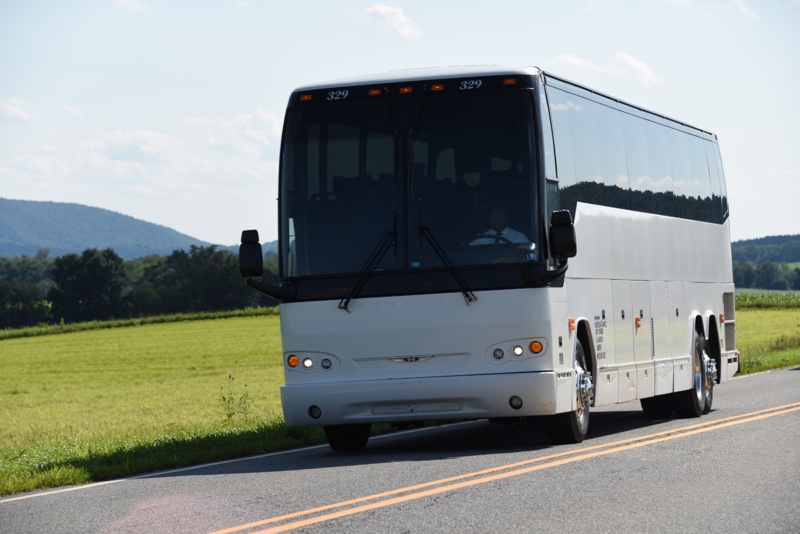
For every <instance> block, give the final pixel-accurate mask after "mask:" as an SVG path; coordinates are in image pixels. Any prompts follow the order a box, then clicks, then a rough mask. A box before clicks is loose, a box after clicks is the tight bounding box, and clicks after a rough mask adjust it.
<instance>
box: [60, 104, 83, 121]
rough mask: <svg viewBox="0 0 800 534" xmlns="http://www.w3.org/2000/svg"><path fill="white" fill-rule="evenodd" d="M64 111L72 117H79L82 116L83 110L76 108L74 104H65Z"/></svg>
mask: <svg viewBox="0 0 800 534" xmlns="http://www.w3.org/2000/svg"><path fill="white" fill-rule="evenodd" d="M64 111H66V112H67V114H69V115H72V116H73V117H78V118H79V119H82V118H83V110H82V109H81V108H76V107H75V106H70V105H69V104H67V105H65V106H64Z"/></svg>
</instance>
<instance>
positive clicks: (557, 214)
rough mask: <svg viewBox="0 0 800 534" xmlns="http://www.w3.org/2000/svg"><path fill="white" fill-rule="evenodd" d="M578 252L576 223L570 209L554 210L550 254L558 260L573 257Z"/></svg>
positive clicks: (551, 222)
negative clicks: (574, 223) (573, 222)
mask: <svg viewBox="0 0 800 534" xmlns="http://www.w3.org/2000/svg"><path fill="white" fill-rule="evenodd" d="M577 253H578V242H577V239H576V238H575V225H573V224H572V215H570V213H569V210H560V211H554V212H553V215H552V217H551V218H550V254H551V255H552V256H553V257H554V258H555V259H557V260H564V259H567V258H572V257H574V256H575V255H576V254H577Z"/></svg>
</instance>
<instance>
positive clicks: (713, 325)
mask: <svg viewBox="0 0 800 534" xmlns="http://www.w3.org/2000/svg"><path fill="white" fill-rule="evenodd" d="M706 353H707V354H708V357H709V358H711V359H712V360H714V362H715V363H716V368H717V369H718V370H719V369H722V350H721V349H720V344H719V327H718V326H717V321H716V317H711V319H710V320H709V321H708V337H707V338H706ZM719 381H720V373H719V372H717V377H716V380H715V382H716V383H717V384H719V383H720V382H719Z"/></svg>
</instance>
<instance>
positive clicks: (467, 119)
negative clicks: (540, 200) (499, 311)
mask: <svg viewBox="0 0 800 534" xmlns="http://www.w3.org/2000/svg"><path fill="white" fill-rule="evenodd" d="M534 132H535V129H534V122H533V97H532V93H531V92H530V91H527V90H513V91H505V92H484V93H480V92H477V91H476V92H470V93H468V94H460V93H459V94H455V95H435V96H434V95H426V96H420V97H413V96H412V97H408V98H403V97H402V96H396V97H394V98H389V97H387V98H383V99H377V100H374V101H363V100H362V101H352V102H347V101H345V102H342V103H335V104H329V105H318V104H317V105H313V106H308V107H299V106H295V107H292V108H290V110H289V112H288V113H287V117H286V126H285V132H284V148H283V157H282V168H281V217H282V221H281V222H282V238H283V239H282V244H283V247H284V249H283V251H282V252H283V254H282V257H283V265H282V273H283V276H288V277H303V276H327V275H344V274H353V273H360V272H361V273H363V272H364V271H365V270H369V271H370V272H374V273H380V272H388V271H393V272H402V271H409V270H413V271H423V270H427V269H432V270H437V269H439V270H441V269H452V268H453V267H459V266H480V265H486V266H496V265H497V264H505V265H508V264H515V263H524V264H530V263H535V262H538V261H539V260H540V259H542V258H540V257H539V249H538V236H539V229H538V228H537V226H536V220H537V217H536V213H537V208H536V168H537V166H536V164H535V156H534V148H533V147H535V146H536V143H535V139H534V135H535V134H534Z"/></svg>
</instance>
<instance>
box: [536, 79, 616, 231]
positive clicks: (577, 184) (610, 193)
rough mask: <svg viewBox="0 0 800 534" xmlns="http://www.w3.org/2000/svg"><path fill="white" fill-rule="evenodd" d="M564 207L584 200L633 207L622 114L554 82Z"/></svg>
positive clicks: (553, 111)
mask: <svg viewBox="0 0 800 534" xmlns="http://www.w3.org/2000/svg"><path fill="white" fill-rule="evenodd" d="M548 97H549V99H550V112H551V117H552V121H553V135H554V138H555V149H556V162H557V164H558V177H559V182H560V184H559V185H560V201H561V206H562V207H563V208H566V209H569V210H570V211H571V212H572V214H573V217H574V216H575V206H576V204H577V202H578V201H584V202H590V203H592V204H598V205H601V206H610V207H615V208H625V209H627V208H629V200H628V196H629V193H628V169H627V165H626V162H625V145H624V137H623V134H622V127H621V124H620V118H619V113H618V112H616V111H614V110H612V109H610V108H608V107H606V106H603V105H601V104H598V103H596V102H593V101H591V100H587V99H585V98H582V97H579V96H576V95H572V94H569V93H566V92H564V91H560V90H558V89H554V88H552V87H548Z"/></svg>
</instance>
